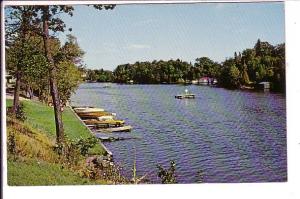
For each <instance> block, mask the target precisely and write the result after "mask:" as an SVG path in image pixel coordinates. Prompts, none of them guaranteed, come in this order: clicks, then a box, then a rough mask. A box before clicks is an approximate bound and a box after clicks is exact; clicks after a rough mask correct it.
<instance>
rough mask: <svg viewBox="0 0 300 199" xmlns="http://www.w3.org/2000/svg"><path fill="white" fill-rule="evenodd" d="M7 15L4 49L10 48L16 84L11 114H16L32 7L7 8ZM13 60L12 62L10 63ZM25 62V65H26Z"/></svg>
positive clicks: (28, 46)
mask: <svg viewBox="0 0 300 199" xmlns="http://www.w3.org/2000/svg"><path fill="white" fill-rule="evenodd" d="M7 9H8V10H9V15H8V16H7V17H6V20H5V28H6V40H5V41H6V47H8V48H10V50H9V51H8V52H9V53H8V54H9V60H10V64H8V65H12V64H13V66H11V69H13V70H12V71H13V72H14V73H15V77H16V84H15V89H14V101H13V108H12V113H13V115H15V114H16V111H17V109H18V108H19V106H20V100H19V96H20V85H21V80H22V73H23V70H24V66H25V65H27V64H28V59H27V58H28V56H29V54H28V53H29V52H28V50H29V49H30V44H29V43H28V42H26V39H28V37H29V33H30V27H31V26H32V23H31V22H32V18H33V13H34V12H33V8H32V6H11V7H8V8H7ZM12 60H13V61H12ZM26 62H27V63H26Z"/></svg>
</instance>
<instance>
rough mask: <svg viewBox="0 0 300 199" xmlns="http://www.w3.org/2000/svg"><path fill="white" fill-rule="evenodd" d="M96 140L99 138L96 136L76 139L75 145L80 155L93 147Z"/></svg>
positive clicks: (84, 154) (85, 153)
mask: <svg viewBox="0 0 300 199" xmlns="http://www.w3.org/2000/svg"><path fill="white" fill-rule="evenodd" d="M98 142H99V140H98V139H97V138H96V137H94V136H91V137H88V138H85V139H84V138H80V139H78V140H77V142H76V143H75V145H76V146H77V147H78V149H79V151H80V153H81V155H83V156H86V155H87V154H88V152H89V150H90V149H91V148H93V147H94V146H95V145H96V144H97V143H98Z"/></svg>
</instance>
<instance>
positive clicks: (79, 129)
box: [6, 100, 109, 186]
mask: <svg viewBox="0 0 300 199" xmlns="http://www.w3.org/2000/svg"><path fill="white" fill-rule="evenodd" d="M6 103H7V106H11V105H12V100H6ZM22 103H24V105H25V112H26V116H27V120H26V123H25V124H22V123H19V124H18V125H17V124H15V125H13V126H8V127H7V134H11V133H13V134H15V136H16V137H15V140H16V150H17V151H18V156H17V157H18V158H16V159H14V158H13V157H12V156H11V155H9V158H8V162H7V163H8V184H9V185H27V186H28V185H76V184H78V185H81V184H107V183H109V182H106V181H102V180H97V181H92V180H89V179H87V178H83V177H80V176H79V174H76V173H74V171H71V170H69V169H67V168H62V165H61V164H58V163H55V162H56V161H55V160H56V159H57V157H56V156H57V155H56V153H54V151H53V149H52V148H51V147H52V146H53V144H54V142H55V125H54V120H53V119H51V118H53V117H54V116H53V109H52V108H51V107H47V106H45V105H43V104H42V103H39V102H33V101H23V102H22ZM63 119H64V125H65V133H66V134H67V135H68V137H69V138H72V139H75V138H77V137H80V136H81V137H88V136H89V135H90V132H89V131H88V130H87V129H86V128H85V127H84V126H83V125H82V124H81V123H80V121H78V119H77V117H76V116H75V115H74V114H73V112H72V111H71V110H69V109H67V110H65V111H64V113H63ZM32 127H33V128H32ZM20 130H22V131H20ZM24 132H25V133H24ZM93 151H94V152H97V153H101V152H102V151H103V149H102V147H101V146H100V145H98V146H97V147H96V148H94V150H93Z"/></svg>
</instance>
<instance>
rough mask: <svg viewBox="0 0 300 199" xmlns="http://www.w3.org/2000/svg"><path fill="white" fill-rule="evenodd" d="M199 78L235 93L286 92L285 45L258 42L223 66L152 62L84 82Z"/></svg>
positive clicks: (204, 60)
mask: <svg viewBox="0 0 300 199" xmlns="http://www.w3.org/2000/svg"><path fill="white" fill-rule="evenodd" d="M201 77H209V78H212V79H216V80H217V81H218V86H220V87H225V88H230V89H236V88H241V87H247V86H249V87H251V86H254V85H256V84H257V83H259V82H262V81H269V82H271V85H272V89H273V90H276V91H282V92H283V91H285V44H284V43H283V44H278V45H276V46H273V45H271V44H269V43H268V42H261V41H260V40H259V39H258V41H257V42H256V44H255V46H254V47H253V48H251V49H246V50H243V51H242V52H238V53H237V52H235V53H234V56H233V57H231V58H228V59H226V60H225V61H224V62H222V63H218V62H215V61H213V60H211V59H210V58H208V57H200V58H196V60H195V63H194V64H192V63H189V62H186V61H182V60H179V59H177V60H172V59H171V60H168V61H163V60H159V61H157V60H154V61H152V62H149V61H146V62H135V63H134V64H122V65H118V66H117V68H116V69H115V70H114V71H113V72H111V71H107V70H103V69H101V70H88V71H87V80H89V81H98V82H116V83H128V82H129V81H130V80H132V81H133V82H134V83H137V84H161V83H169V84H170V83H191V81H192V80H197V79H199V78H201Z"/></svg>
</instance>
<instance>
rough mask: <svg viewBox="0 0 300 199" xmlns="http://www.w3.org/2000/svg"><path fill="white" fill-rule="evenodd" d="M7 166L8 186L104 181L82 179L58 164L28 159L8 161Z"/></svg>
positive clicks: (78, 183)
mask: <svg viewBox="0 0 300 199" xmlns="http://www.w3.org/2000/svg"><path fill="white" fill-rule="evenodd" d="M7 165H8V175H7V176H8V185H10V186H28V185H38V186H42V185H85V184H89V185H91V184H105V182H104V181H91V180H89V179H87V178H82V177H80V176H79V175H78V174H76V173H74V172H72V171H70V170H67V169H63V168H62V167H61V165H59V164H53V163H48V162H38V161H36V160H30V159H28V160H25V161H24V160H14V161H12V160H10V159H8V162H7ZM24 171H26V172H24Z"/></svg>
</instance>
